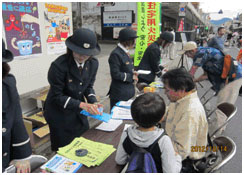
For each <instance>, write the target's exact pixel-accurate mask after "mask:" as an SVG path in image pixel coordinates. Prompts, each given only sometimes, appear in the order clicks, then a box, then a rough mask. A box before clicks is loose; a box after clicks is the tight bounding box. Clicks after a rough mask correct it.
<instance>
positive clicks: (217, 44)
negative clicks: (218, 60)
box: [208, 27, 225, 52]
mask: <svg viewBox="0 0 244 175" xmlns="http://www.w3.org/2000/svg"><path fill="white" fill-rule="evenodd" d="M224 34H225V28H224V27H219V28H218V32H217V36H215V37H213V38H212V39H211V40H209V42H208V47H213V48H215V49H219V50H220V51H221V52H224Z"/></svg>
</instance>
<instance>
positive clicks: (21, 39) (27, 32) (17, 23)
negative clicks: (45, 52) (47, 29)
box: [2, 2, 42, 58]
mask: <svg viewBox="0 0 244 175" xmlns="http://www.w3.org/2000/svg"><path fill="white" fill-rule="evenodd" d="M2 15H3V24H4V30H5V36H6V44H7V48H8V49H9V50H11V51H12V52H13V54H14V55H15V56H16V57H19V56H22V57H24V58H26V57H30V56H31V55H33V54H40V53H41V52H42V49H41V38H40V26H39V18H38V8H37V2H3V3H2ZM19 58H20V57H19Z"/></svg>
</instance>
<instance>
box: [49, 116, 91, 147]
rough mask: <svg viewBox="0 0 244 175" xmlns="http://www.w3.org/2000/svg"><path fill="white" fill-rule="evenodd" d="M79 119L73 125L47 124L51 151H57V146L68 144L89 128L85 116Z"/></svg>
mask: <svg viewBox="0 0 244 175" xmlns="http://www.w3.org/2000/svg"><path fill="white" fill-rule="evenodd" d="M81 120H82V121H81V122H77V123H76V125H73V126H65V127H64V126H53V125H50V124H49V129H50V140H51V149H52V151H58V148H60V147H63V146H66V145H68V144H70V143H71V142H72V141H73V140H74V139H75V138H76V137H80V136H81V135H82V134H83V133H84V132H86V131H87V130H88V129H89V123H88V120H87V117H86V116H83V117H81Z"/></svg>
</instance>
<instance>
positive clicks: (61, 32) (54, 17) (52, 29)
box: [44, 3, 71, 54]
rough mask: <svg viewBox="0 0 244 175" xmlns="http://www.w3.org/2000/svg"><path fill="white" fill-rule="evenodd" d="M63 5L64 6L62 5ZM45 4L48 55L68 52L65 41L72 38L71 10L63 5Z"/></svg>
mask: <svg viewBox="0 0 244 175" xmlns="http://www.w3.org/2000/svg"><path fill="white" fill-rule="evenodd" d="M61 4H62V5H61ZM61 4H60V5H59V4H58V3H55V4H51V3H45V8H44V18H45V32H46V42H47V53H48V54H59V53H63V52H65V51H66V46H65V40H66V39H67V38H68V37H69V36H70V20H71V19H70V15H69V13H68V11H69V10H71V9H69V8H68V7H67V6H64V5H63V4H65V3H61Z"/></svg>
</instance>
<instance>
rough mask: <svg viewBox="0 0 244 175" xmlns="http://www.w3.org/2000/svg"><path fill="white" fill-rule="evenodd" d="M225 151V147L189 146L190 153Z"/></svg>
mask: <svg viewBox="0 0 244 175" xmlns="http://www.w3.org/2000/svg"><path fill="white" fill-rule="evenodd" d="M208 150H210V151H213V152H217V151H227V146H191V152H207V151H208Z"/></svg>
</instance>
